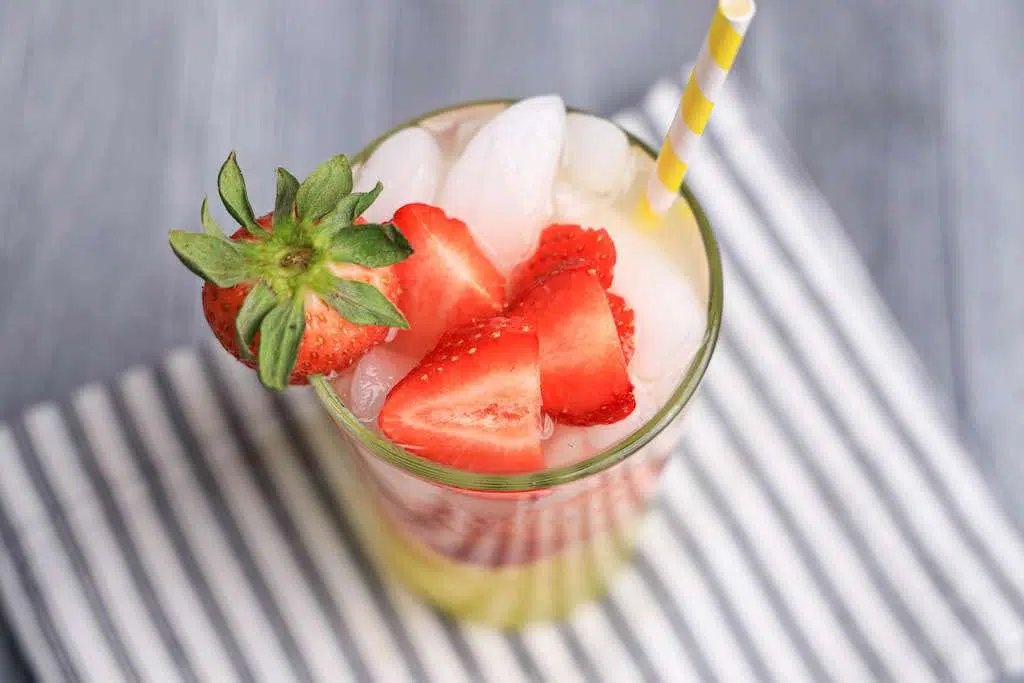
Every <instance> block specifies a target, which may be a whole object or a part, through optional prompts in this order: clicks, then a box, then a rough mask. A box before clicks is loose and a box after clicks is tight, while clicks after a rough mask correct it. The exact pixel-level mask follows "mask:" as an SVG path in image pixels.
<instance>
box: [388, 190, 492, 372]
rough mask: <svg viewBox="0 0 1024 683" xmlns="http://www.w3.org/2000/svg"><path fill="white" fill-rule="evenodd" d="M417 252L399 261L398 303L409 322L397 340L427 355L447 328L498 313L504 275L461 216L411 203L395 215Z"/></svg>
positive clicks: (403, 346)
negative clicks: (399, 283) (458, 217)
mask: <svg viewBox="0 0 1024 683" xmlns="http://www.w3.org/2000/svg"><path fill="white" fill-rule="evenodd" d="M392 221H393V222H394V224H395V225H396V226H398V227H399V228H400V229H401V231H402V234H403V235H404V236H405V238H406V239H407V240H408V241H409V244H411V245H412V247H413V249H414V250H415V253H414V254H413V255H412V256H410V257H409V258H408V259H406V260H405V261H403V262H402V263H399V264H398V265H397V266H395V269H396V272H397V273H398V277H399V280H400V281H401V283H402V295H401V298H400V299H399V308H400V309H401V310H402V312H403V313H404V314H405V317H406V319H408V321H409V329H408V330H407V331H405V332H400V333H399V334H398V337H397V338H396V339H395V341H394V344H395V345H396V347H397V348H399V349H400V350H402V351H404V352H407V353H410V354H415V355H417V356H419V355H422V354H423V353H424V352H426V351H427V350H428V349H430V348H431V347H433V346H434V345H435V344H436V343H437V340H438V339H439V338H440V337H441V334H442V333H443V332H444V331H445V330H449V329H452V328H455V327H459V326H461V325H464V324H466V323H468V322H470V321H472V320H474V319H477V318H488V317H490V316H492V315H495V314H497V313H499V312H500V311H501V310H502V308H503V307H504V303H505V278H504V276H503V275H502V274H501V273H499V272H498V270H497V269H496V268H495V267H494V265H493V264H492V263H491V262H490V261H489V260H488V258H487V256H486V255H485V254H484V252H483V250H481V249H480V247H479V246H478V245H477V243H476V242H475V241H474V240H473V236H472V235H471V234H470V232H469V228H467V227H466V224H465V223H463V222H462V221H460V220H458V219H455V218H449V217H448V216H447V215H446V214H445V212H444V211H442V210H441V209H438V208H436V207H433V206H429V205H427V204H408V205H406V206H403V207H402V208H400V209H399V210H398V211H396V212H395V216H394V218H393V219H392Z"/></svg>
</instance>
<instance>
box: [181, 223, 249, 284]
mask: <svg viewBox="0 0 1024 683" xmlns="http://www.w3.org/2000/svg"><path fill="white" fill-rule="evenodd" d="M170 243H171V249H173V250H174V253H175V255H177V257H178V258H179V259H181V262H182V263H184V264H185V267H187V268H188V269H189V270H191V271H192V272H193V273H195V274H196V275H198V276H199V277H201V278H203V279H204V280H206V281H207V282H212V283H213V284H215V285H217V286H218V287H232V286H234V285H237V284H238V283H240V282H245V281H246V280H251V279H253V278H254V277H255V276H256V269H255V268H254V266H253V264H252V262H251V261H250V260H249V259H248V258H247V256H246V254H245V250H244V249H243V248H242V246H240V245H239V244H237V243H235V242H232V241H230V240H228V239H227V238H226V237H223V236H217V237H215V236H213V235H209V234H206V233H198V232H185V231H183V230H172V231H171V234H170Z"/></svg>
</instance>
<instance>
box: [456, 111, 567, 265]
mask: <svg viewBox="0 0 1024 683" xmlns="http://www.w3.org/2000/svg"><path fill="white" fill-rule="evenodd" d="M564 142H565V105H564V104H563V103H562V100H561V98H560V97H558V96H557V95H546V96H542V97H533V98H530V99H526V100H522V101H521V102H518V103H516V104H514V105H512V106H511V107H509V108H508V109H506V110H504V111H503V112H501V113H500V114H498V115H497V116H495V117H494V118H493V119H491V121H489V122H488V123H487V124H486V125H484V127H483V128H481V129H480V130H479V131H477V133H476V135H474V136H473V139H472V140H470V141H469V144H468V145H467V146H466V150H465V152H463V153H462V155H461V156H460V157H459V158H458V160H457V161H456V162H455V164H454V165H453V166H452V168H451V171H450V172H449V174H448V178H447V180H446V182H445V183H444V185H443V187H442V189H441V192H440V195H439V204H440V206H441V208H443V209H444V210H445V211H447V212H448V214H449V215H451V216H455V217H456V218H459V219H461V220H463V221H465V222H466V224H467V225H468V226H469V228H470V230H471V231H472V232H473V235H474V237H476V239H477V241H478V242H480V244H481V246H482V247H483V248H484V249H485V250H486V251H487V252H488V254H489V255H490V257H491V258H492V260H493V261H494V264H495V266H497V267H498V269H499V270H501V271H503V272H506V273H507V272H509V271H510V270H511V269H512V267H513V266H515V265H516V263H518V262H519V261H520V260H522V259H523V258H525V257H526V256H528V255H529V253H530V251H531V250H532V249H533V247H534V246H535V245H536V242H537V237H538V236H539V234H540V231H541V230H542V229H543V228H544V227H545V226H546V225H547V223H548V221H549V220H550V218H551V213H552V191H553V189H554V181H555V175H556V173H557V172H558V167H559V161H560V159H561V156H562V147H563V144H564Z"/></svg>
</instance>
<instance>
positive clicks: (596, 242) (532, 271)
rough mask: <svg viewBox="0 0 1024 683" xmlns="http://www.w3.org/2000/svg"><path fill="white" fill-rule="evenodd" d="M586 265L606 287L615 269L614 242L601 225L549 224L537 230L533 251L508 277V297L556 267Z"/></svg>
mask: <svg viewBox="0 0 1024 683" xmlns="http://www.w3.org/2000/svg"><path fill="white" fill-rule="evenodd" d="M578 266H586V267H587V268H589V269H592V271H593V274H594V275H596V276H597V277H598V279H599V280H600V281H601V285H602V286H603V287H604V288H605V289H608V288H609V287H611V286H612V275H613V272H614V269H615V243H614V242H612V238H611V237H610V236H609V235H608V232H607V231H606V230H604V228H602V229H600V230H594V229H593V228H585V229H584V228H581V227H580V226H578V225H564V224H555V225H549V226H548V227H547V228H545V229H544V232H542V233H541V234H540V242H539V243H538V245H537V249H536V250H535V251H534V252H533V255H532V256H531V257H530V258H529V259H528V260H526V261H525V262H523V263H521V264H519V265H518V266H516V268H515V270H514V271H513V272H512V275H511V277H510V278H509V288H508V294H509V301H515V300H516V299H518V298H519V297H520V296H521V295H522V294H523V292H525V291H526V290H527V289H529V288H530V287H532V286H533V285H534V284H536V283H537V282H538V281H540V280H542V279H543V278H545V277H547V276H548V275H551V274H552V273H556V272H558V271H559V270H565V269H567V268H574V267H578Z"/></svg>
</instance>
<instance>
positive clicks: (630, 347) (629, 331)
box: [605, 292, 636, 365]
mask: <svg viewBox="0 0 1024 683" xmlns="http://www.w3.org/2000/svg"><path fill="white" fill-rule="evenodd" d="M605 294H606V295H607V296H608V306H609V307H610V308H611V309H612V317H613V318H615V329H616V330H618V332H619V344H621V345H622V355H623V356H625V357H626V364H627V365H628V364H629V361H631V360H632V359H633V352H634V351H635V350H636V313H634V312H633V309H632V308H630V306H629V304H627V303H626V300H625V299H623V298H622V297H621V296H619V295H618V294H613V293H612V292H605Z"/></svg>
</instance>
